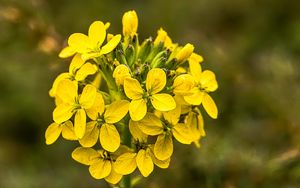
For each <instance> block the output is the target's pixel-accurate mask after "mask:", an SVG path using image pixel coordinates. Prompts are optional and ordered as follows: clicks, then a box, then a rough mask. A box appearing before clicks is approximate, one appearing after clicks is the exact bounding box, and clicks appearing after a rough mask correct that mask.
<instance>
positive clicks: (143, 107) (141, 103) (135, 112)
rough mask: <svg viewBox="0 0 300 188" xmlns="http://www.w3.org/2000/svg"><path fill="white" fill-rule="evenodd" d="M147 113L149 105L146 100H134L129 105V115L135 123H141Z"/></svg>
mask: <svg viewBox="0 0 300 188" xmlns="http://www.w3.org/2000/svg"><path fill="white" fill-rule="evenodd" d="M146 113H147V103H146V101H145V100H144V99H137V100H132V101H131V102H130V104H129V114H130V117H131V119H132V120H133V121H139V120H141V119H143V118H144V117H145V115H146Z"/></svg>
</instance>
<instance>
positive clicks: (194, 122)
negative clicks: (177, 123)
mask: <svg viewBox="0 0 300 188" xmlns="http://www.w3.org/2000/svg"><path fill="white" fill-rule="evenodd" d="M200 123H201V122H199V121H198V119H197V114H196V113H195V112H189V114H188V116H187V119H186V124H187V126H189V127H190V130H191V139H192V140H193V141H198V140H199V139H200V137H201V133H200V131H199V128H198V126H201V125H199V124H200Z"/></svg>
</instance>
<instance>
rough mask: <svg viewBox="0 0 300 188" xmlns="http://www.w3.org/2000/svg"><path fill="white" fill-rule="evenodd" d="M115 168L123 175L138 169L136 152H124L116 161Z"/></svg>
mask: <svg viewBox="0 0 300 188" xmlns="http://www.w3.org/2000/svg"><path fill="white" fill-rule="evenodd" d="M114 169H115V171H116V172H117V173H119V174H122V175H127V174H131V173H132V172H133V171H134V170H135V169H136V153H124V154H122V155H120V156H119V157H118V158H117V160H116V162H115V163H114Z"/></svg>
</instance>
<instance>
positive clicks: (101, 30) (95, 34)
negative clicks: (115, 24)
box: [60, 21, 121, 60]
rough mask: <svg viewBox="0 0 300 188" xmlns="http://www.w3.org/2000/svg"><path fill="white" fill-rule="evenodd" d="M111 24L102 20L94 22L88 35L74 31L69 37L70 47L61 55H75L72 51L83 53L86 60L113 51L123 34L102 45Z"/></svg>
mask: <svg viewBox="0 0 300 188" xmlns="http://www.w3.org/2000/svg"><path fill="white" fill-rule="evenodd" d="M108 25H109V24H105V25H104V24H103V22H101V21H95V22H93V23H92V24H91V25H90V27H89V32H88V35H85V34H83V33H74V34H72V35H71V36H70V37H69V39H68V45H69V46H68V47H67V48H65V49H63V51H62V52H61V53H60V57H68V56H71V55H73V54H74V53H73V54H72V52H75V53H79V54H82V58H83V59H84V60H87V59H92V58H95V57H99V56H101V55H104V54H108V53H109V52H111V51H113V50H114V49H115V48H116V46H117V45H118V44H119V42H120V40H121V35H115V36H114V37H113V38H112V39H111V40H109V41H108V42H107V44H106V45H104V46H102V44H103V42H104V40H105V38H106V29H107V28H108Z"/></svg>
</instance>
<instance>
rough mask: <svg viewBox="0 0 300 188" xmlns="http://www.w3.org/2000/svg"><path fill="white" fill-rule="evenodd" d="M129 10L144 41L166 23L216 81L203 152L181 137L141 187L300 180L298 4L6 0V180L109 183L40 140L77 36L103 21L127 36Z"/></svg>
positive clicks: (0, 4) (2, 100) (1, 155)
mask: <svg viewBox="0 0 300 188" xmlns="http://www.w3.org/2000/svg"><path fill="white" fill-rule="evenodd" d="M131 9H135V10H136V11H137V13H138V16H139V33H140V38H141V39H144V38H146V37H148V36H156V31H157V29H158V28H159V27H161V26H162V27H163V28H164V29H166V30H167V32H168V33H169V35H170V36H171V37H172V39H173V41H175V42H178V43H180V44H181V45H184V44H185V43H187V42H191V43H193V44H194V45H195V46H196V51H197V52H198V53H200V54H201V55H203V56H204V58H205V62H204V64H203V67H204V68H205V69H213V70H214V71H215V72H216V75H217V79H218V82H219V89H218V90H217V92H215V93H214V94H212V96H213V97H214V98H215V101H216V103H217V105H218V107H219V110H220V116H219V119H218V120H216V121H212V120H210V118H209V117H208V116H207V115H206V114H204V113H203V115H204V118H205V122H206V124H205V126H206V132H207V137H206V138H205V139H203V140H202V147H201V149H200V150H198V149H196V148H195V147H188V146H184V145H179V144H177V145H176V146H175V147H176V149H175V154H174V156H173V159H172V163H171V167H170V168H169V169H167V170H160V169H156V170H155V173H153V174H152V175H151V176H150V177H149V178H147V179H143V180H142V182H141V184H140V185H139V187H146V188H164V187H172V188H183V187H184V188H194V187H203V188H214V187H225V188H237V187H242V188H244V187H245V188H248V187H249V188H252V187H270V188H271V187H272V188H274V187H288V188H294V187H295V188H296V187H300V153H299V152H300V151H299V146H300V100H299V99H300V72H299V70H300V69H299V68H300V65H299V63H300V62H299V60H300V1H299V0H289V1H284V0H214V1H211V0H185V1H175V0H164V1H163V0H90V1H75V0H0V32H1V34H0V65H1V67H0V70H1V73H0V187H1V188H41V187H43V188H61V187H67V188H68V187H72V188H96V187H108V185H107V184H105V183H104V182H102V181H97V180H94V179H93V178H92V177H91V176H90V175H89V173H88V170H87V168H86V167H85V166H83V165H80V164H78V163H76V162H75V161H73V160H72V159H71V156H70V153H71V151H72V150H73V149H74V148H75V145H76V144H74V143H70V142H64V141H62V139H59V140H58V141H57V142H56V143H55V144H53V145H51V146H46V144H45V143H44V131H45V130H46V128H47V126H48V125H49V124H50V123H51V118H52V114H51V113H52V110H53V108H54V103H53V101H52V100H51V98H50V97H49V96H48V90H49V89H50V87H51V84H52V81H53V80H54V78H55V76H56V75H58V74H59V73H60V72H62V71H64V70H67V66H68V64H67V63H66V62H65V61H64V60H60V59H59V58H58V57H57V54H58V52H59V50H60V49H61V48H62V47H63V46H64V45H65V43H66V39H67V37H68V36H69V35H70V34H71V33H74V32H84V33H86V32H87V29H88V26H89V25H90V24H91V23H92V22H93V21H95V20H102V21H105V22H106V21H109V22H111V27H110V31H111V32H112V33H121V29H122V28H121V18H122V15H123V13H124V12H125V11H127V10H131Z"/></svg>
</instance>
